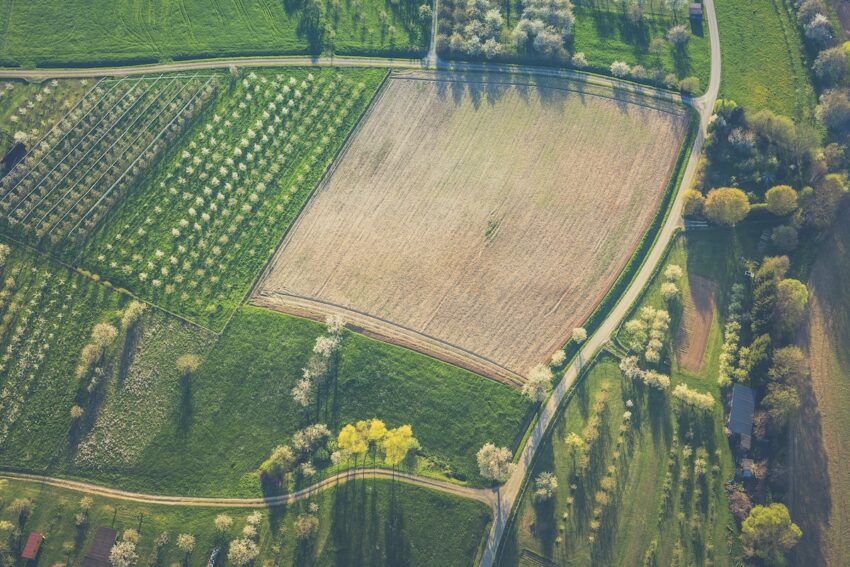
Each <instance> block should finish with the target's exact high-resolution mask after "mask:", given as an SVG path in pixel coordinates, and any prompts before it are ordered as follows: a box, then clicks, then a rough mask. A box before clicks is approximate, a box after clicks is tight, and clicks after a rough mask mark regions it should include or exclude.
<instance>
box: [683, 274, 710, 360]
mask: <svg viewBox="0 0 850 567" xmlns="http://www.w3.org/2000/svg"><path fill="white" fill-rule="evenodd" d="M688 287H689V288H690V293H689V294H688V296H687V297H685V298H683V302H684V307H683V310H682V323H681V324H680V325H679V332H678V334H677V336H676V358H677V359H678V361H679V364H680V365H681V366H682V367H683V368H685V369H686V370H690V371H691V372H694V373H698V372H699V371H700V370H701V369H702V365H703V362H704V358H705V348H706V346H707V345H708V337H709V334H710V333H711V323H712V321H713V320H714V311H715V309H716V298H717V284H716V283H715V282H713V281H711V280H709V279H707V278H704V277H702V276H697V275H690V276H689V278H688Z"/></svg>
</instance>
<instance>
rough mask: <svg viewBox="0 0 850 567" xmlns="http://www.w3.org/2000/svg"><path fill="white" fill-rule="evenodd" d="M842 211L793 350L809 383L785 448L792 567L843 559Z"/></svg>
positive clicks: (845, 340)
mask: <svg viewBox="0 0 850 567" xmlns="http://www.w3.org/2000/svg"><path fill="white" fill-rule="evenodd" d="M846 220H847V214H846V210H845V212H844V214H843V218H842V217H839V220H838V222H837V223H836V228H835V229H834V231H833V233H832V234H830V235H828V236H827V238H826V240H825V242H824V244H822V245H821V246H822V249H821V252H820V254H819V257H818V260H817V261H816V262H815V264H814V266H813V268H812V272H811V276H810V278H809V281H808V287H809V290H810V293H811V300H810V303H809V310H808V320H807V322H806V323H807V324H806V325H805V327H804V328H803V330H802V331H801V332H800V343H801V346H803V347H804V348H805V350H806V352H807V354H808V359H809V361H810V365H811V368H810V369H811V382H810V383H807V384H804V385H803V386H802V392H801V394H800V398H801V401H802V405H801V409H800V417H799V418H798V419H796V420H795V421H794V425H793V426H792V431H791V443H790V471H789V475H788V477H789V479H791V480H792V482H791V486H790V491H789V493H790V500H789V508H790V510H791V513H792V514H793V517H794V518H798V520H795V521H798V523H799V524H800V528H801V529H802V530H803V538H802V539H801V540H800V544H799V546H798V548H797V550H796V551H795V557H794V560H795V562H796V563H797V564H812V565H815V564H826V565H838V564H840V563H841V561H842V560H843V559H844V558H846V557H848V556H850V472H849V471H848V469H847V467H846V466H845V463H846V460H847V454H848V452H850V445H848V440H847V431H848V430H849V429H848V428H850V419H848V413H847V411H846V410H847V407H848V404H850V381H848V377H847V370H846V369H847V368H848V363H850V351H848V345H850V318H848V314H850V293H848V292H849V291H850V290H848V287H847V285H846V282H845V280H844V275H845V274H847V273H848V270H850V254H848V247H847V246H848V243H849V242H850V231H848V224H847V222H846Z"/></svg>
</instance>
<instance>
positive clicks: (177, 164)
mask: <svg viewBox="0 0 850 567" xmlns="http://www.w3.org/2000/svg"><path fill="white" fill-rule="evenodd" d="M382 76H383V73H382V72H378V73H376V72H368V71H360V72H359V73H357V74H355V73H345V72H335V71H318V70H317V71H314V72H313V73H308V72H301V71H296V72H294V73H293V75H290V76H284V75H265V74H260V75H257V74H254V73H251V74H250V75H248V76H246V77H244V78H242V79H239V80H238V81H236V82H235V84H233V85H231V90H230V92H229V93H228V95H227V96H225V97H222V99H221V100H220V102H219V104H218V105H217V106H216V108H215V110H214V112H212V113H211V114H212V115H211V116H210V119H209V120H208V121H207V122H206V123H205V124H204V125H203V126H199V127H198V128H197V129H196V130H195V131H194V132H193V133H192V135H190V136H189V138H188V139H187V142H186V144H185V145H184V146H183V147H182V148H181V150H180V151H179V152H177V155H176V156H175V157H174V159H173V160H171V162H170V163H167V164H163V167H161V168H160V169H159V170H158V172H157V175H156V177H155V179H154V182H153V183H152V187H150V188H148V189H147V190H146V191H144V192H141V193H140V194H138V195H134V197H138V198H137V199H132V200H131V201H132V202H131V201H128V202H127V203H126V204H125V205H124V206H123V207H122V208H121V210H120V212H119V213H118V214H116V215H115V217H114V220H112V221H111V222H110V223H108V225H107V226H105V227H104V231H103V232H101V233H99V234H98V236H97V237H96V238H94V239H93V240H92V241H91V242H90V243H89V246H87V248H86V250H85V252H84V256H83V263H84V264H85V265H86V266H87V267H89V266H91V268H92V270H93V271H95V272H97V273H98V274H100V275H102V276H104V277H107V276H108V278H109V279H110V281H112V282H113V283H116V284H119V285H121V286H122V287H127V288H129V289H131V290H133V291H134V292H136V293H137V294H140V295H144V296H146V297H149V298H151V299H153V300H155V301H157V302H158V303H160V304H164V305H165V306H168V307H169V308H171V309H173V310H175V311H178V312H182V313H184V314H186V315H189V316H195V317H199V316H200V317H201V318H202V319H203V322H205V323H210V324H213V325H215V324H217V323H218V322H220V321H223V320H225V319H226V317H227V316H228V315H229V312H230V310H232V308H233V307H235V305H236V304H238V302H239V301H240V300H241V298H242V296H244V294H245V293H246V291H247V287H248V286H249V285H250V283H251V281H252V280H253V278H254V277H255V276H256V273H257V272H258V271H259V269H260V268H261V267H262V265H263V263H264V262H265V261H266V260H267V259H268V257H269V256H270V255H271V253H272V251H273V247H274V244H276V243H277V241H278V240H279V238H280V236H281V235H282V233H283V231H284V230H285V228H286V226H287V225H288V224H289V222H290V221H291V220H292V218H293V217H294V216H295V214H296V213H297V211H298V210H300V207H301V205H302V204H303V202H304V200H305V199H306V197H307V195H309V194H310V192H311V191H312V188H313V187H314V186H315V183H316V182H317V181H318V179H319V178H320V177H321V175H322V174H323V173H324V171H325V169H326V168H327V167H328V165H329V163H330V160H331V159H332V157H333V155H334V154H335V152H336V150H337V149H338V147H339V145H340V144H341V142H342V140H343V139H344V138H345V136H346V135H347V133H348V131H349V130H350V128H351V127H352V126H353V124H354V123H355V122H356V120H357V118H358V117H359V115H360V114H361V112H362V110H363V108H365V106H366V105H367V104H368V102H369V101H370V100H371V97H372V94H373V93H374V90H375V87H376V86H377V84H378V82H379V81H380V79H381V78H382Z"/></svg>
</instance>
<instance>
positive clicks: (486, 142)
mask: <svg viewBox="0 0 850 567" xmlns="http://www.w3.org/2000/svg"><path fill="white" fill-rule="evenodd" d="M479 81H480V82H464V81H459V80H457V77H455V76H437V78H436V79H435V78H434V76H433V75H430V76H423V75H418V74H411V75H406V76H398V75H397V76H395V77H393V78H391V79H390V80H389V81H388V83H387V85H386V87H385V89H384V90H383V91H382V93H381V94H380V95H379V98H378V100H377V101H376V102H375V103H374V106H373V108H372V109H371V111H370V112H369V114H368V115H367V116H366V117H365V118H364V120H363V122H362V123H361V125H360V127H359V129H358V130H357V132H355V134H354V136H353V138H352V140H351V142H350V144H349V146H348V147H347V149H346V150H345V151H344V153H343V154H342V156H341V157H340V158H339V161H338V162H337V164H336V167H335V169H334V171H333V173H332V175H330V176H329V177H328V178H327V179H326V181H325V183H324V184H323V185H322V186H321V187H319V189H318V190H317V192H316V194H315V195H314V196H313V198H312V200H311V201H310V203H309V204H308V206H307V207H306V209H305V210H304V211H303V212H302V214H301V217H300V218H299V219H298V221H297V223H296V225H295V226H293V228H292V230H291V231H290V232H289V234H288V235H287V237H286V239H285V241H284V242H283V243H282V246H281V247H280V249H279V251H278V253H277V254H276V255H275V257H274V259H273V261H272V264H271V265H270V266H269V268H268V269H267V271H266V274H265V275H264V279H263V280H262V282H261V284H260V285H259V286H258V288H257V299H258V301H259V302H261V303H263V304H265V305H272V306H276V307H279V308H281V309H283V310H287V309H292V310H294V311H298V312H302V313H303V312H304V311H305V310H312V311H314V312H316V313H317V314H321V313H324V312H332V311H339V310H341V311H343V315H344V316H346V317H348V318H349V320H353V321H355V322H356V324H357V325H358V326H362V327H363V328H365V329H370V330H373V331H375V330H377V332H380V333H382V334H384V335H386V336H391V335H393V334H394V333H399V334H402V335H404V341H405V342H407V343H411V342H414V343H417V344H414V345H409V346H413V347H414V348H421V350H425V351H428V350H429V349H433V350H434V353H435V354H436V355H437V356H440V357H442V358H448V359H452V357H454V358H456V359H457V360H459V361H463V359H467V360H477V361H478V362H479V363H481V365H490V367H491V369H493V373H500V372H501V373H503V374H505V375H511V376H513V377H514V378H516V377H517V376H522V375H524V374H525V373H526V372H527V370H528V369H529V368H530V367H531V366H533V365H534V364H537V363H539V362H543V361H545V360H547V359H548V358H549V356H550V355H551V354H552V352H553V351H554V350H555V349H557V348H559V347H560V346H561V345H562V344H563V343H564V341H565V339H566V337H567V336H568V335H569V333H570V331H571V329H572V327H573V326H575V325H578V324H580V323H581V321H582V320H583V319H584V318H585V317H586V316H587V315H588V314H589V313H590V312H591V311H592V310H593V308H594V306H595V305H596V304H597V302H598V301H599V300H600V299H601V297H602V296H603V295H604V294H605V292H606V291H607V290H608V288H609V287H610V286H611V285H612V283H613V282H614V280H615V279H616V277H617V275H618V274H619V272H620V270H621V269H622V267H623V266H624V264H625V263H626V261H627V260H628V258H629V256H630V255H631V253H632V251H633V249H634V248H635V246H636V245H637V243H638V242H639V241H640V238H641V236H642V235H643V233H644V231H645V230H646V228H647V226H648V225H649V223H650V222H651V220H652V218H653V215H654V214H655V213H656V209H657V207H658V204H659V201H660V199H661V197H662V195H663V192H664V188H665V186H666V184H667V181H668V178H669V176H670V174H671V169H672V166H673V164H674V162H675V159H676V156H677V152H678V150H679V147H680V145H681V143H682V140H683V138H684V135H685V132H686V129H687V115H686V114H685V113H684V112H683V111H682V110H681V109H679V108H678V107H675V106H672V105H670V106H667V105H662V104H661V103H658V102H657V101H656V102H652V104H646V105H643V104H635V103H632V102H626V101H625V100H618V99H617V98H616V97H614V96H613V94H611V93H609V96H603V95H597V94H590V93H588V92H582V93H579V92H575V91H572V90H569V89H568V88H564V87H565V83H563V82H560V83H557V84H555V83H552V84H548V83H547V84H535V85H523V84H516V83H513V84H504V82H502V83H494V82H493V80H492V79H490V80H486V81H481V80H480V79H479ZM461 363H463V362H461ZM472 366H474V365H472Z"/></svg>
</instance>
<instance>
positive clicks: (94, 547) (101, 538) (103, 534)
mask: <svg viewBox="0 0 850 567" xmlns="http://www.w3.org/2000/svg"><path fill="white" fill-rule="evenodd" d="M117 537H118V532H117V531H115V530H113V529H112V528H97V532H96V533H95V534H94V541H92V543H91V547H89V552H88V553H87V554H86V556H85V557H84V558H83V563H82V567H112V563H111V562H110V561H109V552H110V551H112V546H113V545H115V539H116V538H117Z"/></svg>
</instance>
